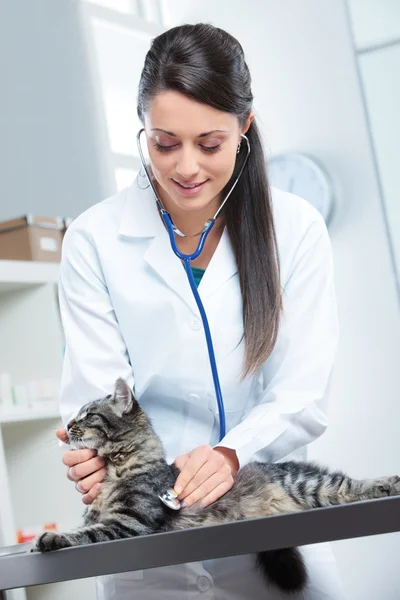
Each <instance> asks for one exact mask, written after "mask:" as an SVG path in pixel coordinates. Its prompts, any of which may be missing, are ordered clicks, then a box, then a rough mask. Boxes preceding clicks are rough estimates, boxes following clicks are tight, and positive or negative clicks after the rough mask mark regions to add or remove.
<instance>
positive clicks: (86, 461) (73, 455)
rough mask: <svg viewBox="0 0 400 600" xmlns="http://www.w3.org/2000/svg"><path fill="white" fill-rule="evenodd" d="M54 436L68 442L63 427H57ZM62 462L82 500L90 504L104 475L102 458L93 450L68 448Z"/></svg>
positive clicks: (99, 487) (97, 492) (99, 488)
mask: <svg viewBox="0 0 400 600" xmlns="http://www.w3.org/2000/svg"><path fill="white" fill-rule="evenodd" d="M56 436H57V437H58V439H59V440H61V441H62V442H64V443H66V444H68V443H69V439H68V435H67V432H66V430H65V429H57V431H56ZM63 463H64V465H66V466H67V467H69V468H68V471H67V477H68V479H70V480H71V481H75V487H76V489H77V490H78V492H80V493H81V494H83V496H82V502H83V503H84V504H92V502H93V500H94V499H95V498H96V496H98V495H99V493H100V490H101V482H102V481H103V479H104V478H105V476H106V473H107V471H106V469H105V468H104V464H105V463H104V459H103V458H102V457H101V456H96V451H95V450H89V449H84V450H68V451H67V452H65V453H64V456H63Z"/></svg>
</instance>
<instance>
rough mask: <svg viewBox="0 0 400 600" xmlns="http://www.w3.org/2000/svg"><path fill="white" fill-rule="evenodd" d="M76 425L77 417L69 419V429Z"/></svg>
mask: <svg viewBox="0 0 400 600" xmlns="http://www.w3.org/2000/svg"><path fill="white" fill-rule="evenodd" d="M74 425H76V421H75V419H71V420H70V421H68V423H67V431H69V430H70V429H71V427H73V426H74Z"/></svg>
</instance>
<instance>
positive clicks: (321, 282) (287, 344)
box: [60, 177, 342, 600]
mask: <svg viewBox="0 0 400 600" xmlns="http://www.w3.org/2000/svg"><path fill="white" fill-rule="evenodd" d="M248 200H249V202H250V201H251V198H249V199H248ZM273 209H274V216H275V225H276V233H277V239H278V246H279V252H280V262H281V281H282V286H283V305H284V317H283V320H282V324H281V328H280V332H279V336H278V340H277V344H276V347H275V349H274V351H273V354H272V355H271V357H270V358H269V359H268V361H267V362H266V364H265V365H264V368H263V369H262V371H261V372H260V373H259V374H257V375H256V376H253V377H248V378H247V379H246V380H245V381H243V382H240V371H241V366H242V360H243V343H241V344H239V341H240V339H241V336H242V331H243V322H242V301H241V293H240V287H239V278H238V274H237V268H236V264H235V260H234V256H233V252H232V248H231V245H230V241H229V237H228V235H227V232H226V230H225V231H224V232H223V235H222V237H221V240H220V242H219V245H218V247H217V249H216V251H215V253H214V255H213V257H212V259H211V262H210V264H209V266H208V267H207V270H206V272H205V274H204V276H203V279H202V280H201V283H200V285H199V293H200V296H201V298H202V301H203V303H204V307H205V309H206V312H207V315H208V319H209V324H210V328H211V333H212V337H213V342H214V348H215V353H216V360H217V365H218V371H219V377H220V383H221V388H222V392H223V396H224V403H225V411H226V424H227V434H226V437H225V438H224V439H223V440H222V442H221V445H223V446H226V447H229V448H234V449H235V450H236V452H237V455H238V458H239V462H240V464H241V465H242V466H243V465H244V464H246V463H247V462H249V461H251V460H254V459H261V460H272V461H277V460H280V459H282V458H284V457H287V456H289V455H290V456H291V457H294V458H304V457H305V455H306V445H307V444H308V443H309V442H311V441H312V440H314V439H315V438H317V437H318V436H320V435H321V434H322V433H323V432H324V430H325V428H326V426H327V416H326V395H327V388H328V383H329V378H330V374H331V369H332V364H333V360H334V355H335V350H336V346H337V339H338V327H337V317H336V306H335V296H334V288H333V273H332V260H331V249H330V242H329V238H328V234H327V231H326V227H325V224H324V222H323V219H322V218H321V217H320V215H319V213H318V212H317V211H316V210H315V209H313V208H312V207H311V206H310V205H309V204H308V203H307V202H305V201H304V200H302V199H300V198H298V197H295V196H293V195H291V194H288V193H285V192H281V191H279V190H276V189H274V190H273ZM60 306H61V314H62V320H63V325H64V330H65V335H66V353H65V361H64V369H63V378H62V390H61V412H62V416H63V419H64V421H66V420H68V419H69V418H70V417H71V416H72V415H74V414H75V413H76V412H77V410H78V409H79V408H80V407H81V406H82V404H84V403H86V402H88V401H90V400H93V399H96V398H98V397H100V396H102V395H103V394H104V395H105V394H108V393H110V392H112V390H113V385H114V381H115V380H116V378H117V377H124V378H125V379H126V380H127V381H128V382H129V384H130V385H131V386H134V389H135V394H136V397H137V399H138V401H139V402H140V404H141V405H142V407H143V408H144V410H145V411H146V412H147V413H148V414H149V416H150V417H151V419H152V421H153V424H154V427H155V430H156V432H157V433H158V434H159V435H160V437H161V439H162V441H163V444H164V446H165V449H166V452H167V456H168V460H170V461H173V459H174V458H175V457H176V456H177V455H179V454H182V453H185V452H188V451H190V450H192V449H193V448H195V447H196V446H199V445H201V444H211V445H215V444H217V442H218V433H219V421H218V409H217V403H216V398H215V394H214V388H213V381H212V377H211V372H210V367H209V359H208V353H207V348H206V343H205V338H204V331H203V327H202V322H201V318H200V314H199V311H198V308H197V306H196V303H195V300H194V298H193V296H192V293H191V290H190V287H189V284H188V281H187V277H186V274H185V271H184V269H183V266H182V264H181V263H180V261H179V260H178V259H177V258H176V256H175V255H174V254H173V252H172V250H171V247H170V243H169V239H168V234H167V232H166V230H165V228H164V225H163V223H162V221H161V219H160V217H159V215H158V212H157V208H156V204H155V201H154V197H153V193H152V191H151V188H149V187H145V180H144V179H143V178H141V177H138V178H137V179H136V181H135V182H134V183H133V184H132V186H131V187H129V188H128V189H126V190H124V191H122V192H120V193H118V194H116V195H115V196H113V197H111V198H109V199H107V200H105V201H103V202H101V203H99V204H97V205H95V206H93V207H91V208H90V209H89V210H87V211H86V212H84V213H83V214H82V215H80V216H79V217H78V218H77V219H76V220H75V221H74V222H73V223H72V225H71V226H70V228H69V229H68V231H67V233H66V236H65V239H64V244H63V256H62V264H61V276H60ZM304 551H305V553H306V554H307V556H309V557H310V558H309V559H307V561H308V564H309V569H310V572H311V573H312V574H313V575H312V581H311V586H310V590H309V592H308V594H307V599H308V598H310V599H311V598H312V599H313V600H314V598H315V599H317V598H318V600H321V599H324V598H326V599H327V600H328V599H330V600H337V599H338V598H342V595H341V593H340V591H339V583H338V578H337V575H336V572H335V564H334V560H333V556H332V554H331V551H330V548H329V546H328V545H322V546H321V545H319V546H313V547H308V548H306V549H305V550H304ZM252 560H253V557H236V558H231V559H223V560H219V561H208V562H207V563H203V564H201V563H195V564H191V565H184V566H181V565H178V566H176V567H168V568H163V569H152V570H148V571H145V572H143V571H139V572H136V573H132V574H126V575H123V576H116V577H106V578H102V579H101V580H99V582H98V590H99V591H98V594H99V597H101V598H106V599H107V600H110V599H116V600H128V599H130V598H138V599H139V598H140V600H150V599H153V598H158V597H159V596H160V593H161V594H162V596H161V597H162V598H171V599H172V598H173V599H174V600H175V599H176V598H177V596H178V595H179V597H182V598H186V597H187V598H190V599H192V598H199V599H200V598H201V599H202V600H203V599H210V600H211V599H215V600H228V599H229V600H236V599H237V600H239V599H243V598H256V599H258V598H260V599H261V598H266V597H267V596H266V591H265V586H264V584H263V582H262V581H261V579H260V578H259V577H258V575H257V574H255V573H254V569H253V562H252ZM313 586H314V588H315V589H314V588H313ZM313 589H314V592H313V591H312V590H313ZM268 598H271V599H272V598H273V599H277V598H280V595H278V594H274V593H272V592H270V595H268Z"/></svg>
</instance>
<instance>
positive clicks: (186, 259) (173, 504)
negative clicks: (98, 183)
mask: <svg viewBox="0 0 400 600" xmlns="http://www.w3.org/2000/svg"><path fill="white" fill-rule="evenodd" d="M143 131H144V128H142V129H140V130H139V132H138V134H137V136H136V139H137V146H138V151H139V158H140V162H141V164H142V167H143V170H144V172H145V174H146V177H147V180H148V182H149V185H150V186H151V188H152V190H153V193H154V196H155V199H156V203H157V207H158V210H159V212H160V215H161V218H162V220H163V221H164V224H165V227H166V228H167V231H168V234H169V239H170V243H171V248H172V250H173V252H174V254H175V255H176V256H177V257H178V258H179V259H180V260H181V261H182V262H183V265H184V267H185V271H186V275H187V278H188V281H189V284H190V288H191V290H192V293H193V296H194V299H195V300H196V304H197V306H198V309H199V312H200V316H201V320H202V323H203V327H204V333H205V336H206V342H207V349H208V356H209V359H210V366H211V372H212V377H213V383H214V389H215V395H216V398H217V404H218V413H219V441H221V440H222V439H223V438H224V437H225V433H226V422H225V408H224V401H223V398H222V392H221V386H220V383H219V376H218V369H217V363H216V360H215V353H214V346H213V343H212V338H211V332H210V327H209V324H208V319H207V315H206V311H205V309H204V306H203V303H202V301H201V298H200V295H199V292H198V290H197V285H196V282H195V280H194V277H193V272H192V268H191V264H190V263H191V261H192V260H195V259H196V258H197V257H198V256H200V254H201V252H202V250H203V248H204V244H205V241H206V239H207V236H208V234H209V233H210V231H211V229H212V228H213V227H214V225H215V221H216V219H217V218H218V215H219V214H220V212H221V210H222V209H223V207H224V205H225V203H226V201H227V200H228V198H229V196H230V195H231V193H232V192H233V190H234V188H235V186H236V184H237V182H238V181H239V179H240V176H241V175H242V173H243V169H244V167H245V166H246V163H247V160H248V158H249V155H250V142H249V140H248V138H247V137H246V136H245V135H244V134H243V133H242V134H241V137H242V138H243V139H244V140H246V143H247V154H246V157H245V159H244V161H243V165H242V166H241V168H240V171H239V174H238V176H237V177H236V180H235V182H234V184H233V185H232V187H231V189H230V191H229V193H228V194H227V196H226V197H225V199H224V201H223V202H222V203H221V205H220V207H219V208H218V210H217V212H216V213H215V215H214V216H213V217H212V218H211V219H208V221H206V222H205V223H204V226H203V229H202V230H201V231H200V232H199V233H197V234H195V235H193V236H187V235H185V234H184V233H182V231H180V230H179V229H178V228H177V227H176V225H175V223H174V222H173V220H172V218H171V215H170V214H169V213H168V212H167V211H166V210H165V208H164V206H163V204H162V202H161V200H160V198H159V197H158V194H157V190H156V188H155V186H154V183H153V181H152V178H151V177H150V175H149V172H148V170H147V166H146V162H145V158H144V156H143V152H142V147H141V144H140V136H141V134H142V133H143ZM238 153H239V149H238ZM175 234H176V235H179V236H180V237H197V236H200V240H199V243H198V244H197V248H196V250H195V251H194V252H193V253H192V254H184V253H183V252H181V251H180V250H179V248H178V246H177V244H176V239H175ZM159 497H160V500H161V501H162V502H163V503H164V504H165V505H166V506H169V508H172V509H174V510H179V508H180V503H179V501H178V500H177V499H176V494H175V492H174V491H173V490H169V491H168V492H166V493H165V494H162V495H161V496H159Z"/></svg>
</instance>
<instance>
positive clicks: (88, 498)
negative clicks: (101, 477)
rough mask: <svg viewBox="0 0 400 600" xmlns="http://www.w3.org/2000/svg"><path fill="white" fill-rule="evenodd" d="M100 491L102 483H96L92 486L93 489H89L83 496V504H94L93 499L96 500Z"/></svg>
mask: <svg viewBox="0 0 400 600" xmlns="http://www.w3.org/2000/svg"><path fill="white" fill-rule="evenodd" d="M100 492H101V484H100V483H96V485H95V486H94V487H92V489H91V490H89V491H88V493H87V494H85V495H84V496H82V502H83V504H92V502H93V500H95V499H96V498H97V496H98V495H99V494H100Z"/></svg>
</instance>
